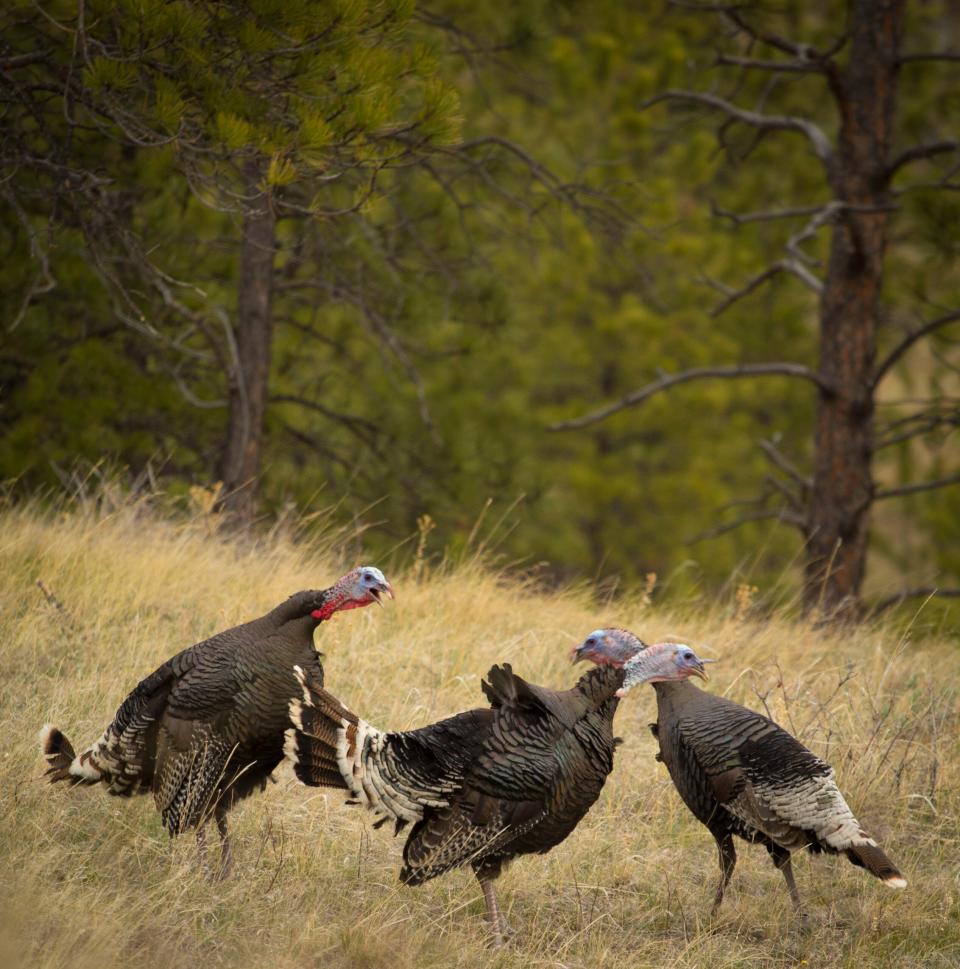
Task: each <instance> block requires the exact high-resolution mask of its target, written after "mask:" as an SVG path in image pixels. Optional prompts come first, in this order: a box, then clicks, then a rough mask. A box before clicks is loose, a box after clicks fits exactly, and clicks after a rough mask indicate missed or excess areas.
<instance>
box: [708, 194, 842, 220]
mask: <svg viewBox="0 0 960 969" xmlns="http://www.w3.org/2000/svg"><path fill="white" fill-rule="evenodd" d="M829 204H830V203H829V202H824V203H823V205H803V206H799V207H798V208H794V209H766V210H761V211H759V212H733V211H731V210H730V209H721V208H720V206H719V205H717V204H716V202H714V201H712V200H711V202H710V212H711V213H712V214H713V215H715V216H717V217H718V218H720V219H729V220H730V221H731V222H732V223H733V224H734V225H746V224H747V223H748V222H774V221H775V220H777V219H795V218H799V217H800V216H803V215H816V214H817V213H818V212H819V211H820V210H821V209H822V208H823V207H824V205H829Z"/></svg>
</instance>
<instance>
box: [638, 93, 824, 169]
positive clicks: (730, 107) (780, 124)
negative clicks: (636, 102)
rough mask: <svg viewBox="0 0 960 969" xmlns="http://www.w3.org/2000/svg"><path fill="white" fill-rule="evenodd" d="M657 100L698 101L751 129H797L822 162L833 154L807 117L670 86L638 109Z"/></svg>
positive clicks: (651, 105)
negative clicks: (766, 110) (763, 111)
mask: <svg viewBox="0 0 960 969" xmlns="http://www.w3.org/2000/svg"><path fill="white" fill-rule="evenodd" d="M661 101H689V102H690V103H691V104H702V105H704V106H706V107H708V108H713V109H715V110H717V111H722V112H723V113H724V114H726V115H727V116H728V117H730V118H733V119H734V120H736V121H741V122H743V123H744V124H747V125H750V126H751V127H753V128H759V129H761V130H764V131H798V132H800V134H802V135H805V136H806V138H807V140H808V141H809V142H810V144H811V146H812V147H813V151H814V154H815V155H816V156H817V158H819V159H820V160H821V161H822V162H823V163H824V164H827V163H829V161H830V158H831V156H832V154H833V150H832V148H831V146H830V140H829V139H828V138H827V136H826V135H825V134H824V133H823V131H822V130H821V129H820V128H819V127H818V126H817V125H815V124H814V123H813V122H812V121H810V120H808V119H807V118H797V117H794V116H792V115H773V114H760V113H759V112H756V111H747V110H746V109H744V108H739V107H737V105H735V104H731V103H730V102H729V101H725V100H724V99H723V98H718V97H717V96H716V95H713V94H706V93H703V92H700V91H683V90H677V89H674V88H671V89H669V90H666V91H662V92H661V93H659V94H655V95H654V96H653V97H651V98H647V100H646V101H643V102H642V103H641V104H640V107H639V110H641V111H642V110H644V109H646V108H650V107H653V105H655V104H658V103H659V102H661Z"/></svg>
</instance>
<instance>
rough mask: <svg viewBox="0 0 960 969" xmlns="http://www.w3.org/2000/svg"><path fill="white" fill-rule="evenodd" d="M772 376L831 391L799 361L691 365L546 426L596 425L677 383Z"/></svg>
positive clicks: (573, 427) (563, 428)
mask: <svg viewBox="0 0 960 969" xmlns="http://www.w3.org/2000/svg"><path fill="white" fill-rule="evenodd" d="M774 376H776V377H799V378H801V379H802V380H809V381H810V382H811V383H814V384H816V385H817V387H819V388H820V389H821V390H822V391H824V392H825V393H830V390H831V388H830V386H829V384H827V383H826V381H825V380H824V379H823V377H821V376H820V374H818V373H817V372H816V371H815V370H811V369H810V368H809V367H805V366H804V365H803V364H801V363H786V362H783V363H742V364H736V365H734V366H730V367H694V368H693V369H692V370H682V371H680V373H674V374H664V375H663V376H662V377H660V378H659V379H657V380H655V381H653V383H649V384H647V385H646V386H645V387H641V388H640V389H639V390H635V391H633V393H630V394H627V396H626V397H624V398H623V399H622V400H618V401H616V402H615V403H613V404H607V405H606V406H605V407H600V408H598V409H597V410H595V411H591V412H590V413H589V414H584V415H583V416H582V417H573V418H570V419H569V420H565V421H558V422H557V423H556V424H551V425H549V427H548V428H547V429H548V430H550V431H570V430H576V429H578V428H581V427H588V426H589V425H590V424H596V423H597V422H598V421H602V420H604V419H605V418H607V417H609V416H610V415H611V414H616V413H617V412H618V411H621V410H624V409H625V408H627V407H635V406H637V405H638V404H642V403H644V402H645V401H647V400H649V398H651V397H653V396H654V394H658V393H659V392H660V391H662V390H668V389H669V388H670V387H676V386H677V385H678V384H685V383H689V382H690V381H691V380H709V379H712V378H717V379H722V380H730V379H733V378H738V377H774Z"/></svg>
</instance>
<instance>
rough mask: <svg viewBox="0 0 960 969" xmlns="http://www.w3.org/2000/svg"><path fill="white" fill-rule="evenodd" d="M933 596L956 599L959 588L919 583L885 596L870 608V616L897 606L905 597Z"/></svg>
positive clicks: (958, 595)
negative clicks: (914, 586)
mask: <svg viewBox="0 0 960 969" xmlns="http://www.w3.org/2000/svg"><path fill="white" fill-rule="evenodd" d="M934 597H937V598H940V599H958V598H960V589H954V588H949V587H948V588H946V589H941V588H939V587H938V586H935V585H921V586H917V587H916V588H915V589H904V590H902V591H901V592H897V593H895V594H894V595H892V596H887V597H886V598H884V599H881V600H880V601H879V602H878V603H877V604H876V605H875V606H874V607H873V608H872V609H871V610H870V615H871V616H877V615H879V614H880V613H881V612H886V610H887V609H890V608H891V607H892V606H899V605H900V603H902V602H904V601H905V600H906V599H932V598H934Z"/></svg>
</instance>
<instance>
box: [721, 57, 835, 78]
mask: <svg viewBox="0 0 960 969" xmlns="http://www.w3.org/2000/svg"><path fill="white" fill-rule="evenodd" d="M715 63H716V64H717V65H718V66H720V67H742V68H745V69H747V70H757V71H773V72H775V73H780V74H823V73H825V71H826V68H825V67H824V65H823V64H821V63H820V62H818V61H764V60H758V59H757V58H754V57H735V56H734V55H732V54H717V59H716V61H715Z"/></svg>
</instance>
